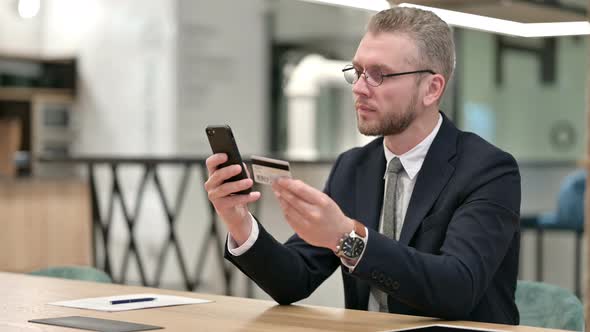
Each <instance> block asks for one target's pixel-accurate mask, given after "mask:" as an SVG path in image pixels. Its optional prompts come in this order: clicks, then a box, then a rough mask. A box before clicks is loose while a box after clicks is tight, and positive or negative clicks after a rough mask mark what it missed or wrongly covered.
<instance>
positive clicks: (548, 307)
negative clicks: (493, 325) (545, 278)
mask: <svg viewBox="0 0 590 332" xmlns="http://www.w3.org/2000/svg"><path fill="white" fill-rule="evenodd" d="M516 306H517V307H518V311H519V312H520V324H521V325H529V326H537V327H544V328H553V329H563V330H572V331H583V330H584V307H583V305H582V303H581V302H580V300H579V299H578V298H577V297H576V296H575V295H574V294H573V293H571V292H570V291H568V290H566V289H563V288H561V287H558V286H554V285H550V284H546V283H542V282H535V281H522V280H519V281H518V283H517V286H516Z"/></svg>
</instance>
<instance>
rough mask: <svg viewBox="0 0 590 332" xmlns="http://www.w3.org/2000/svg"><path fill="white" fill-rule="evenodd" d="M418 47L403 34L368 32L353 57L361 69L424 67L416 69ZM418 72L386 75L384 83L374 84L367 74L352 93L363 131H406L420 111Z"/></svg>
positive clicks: (373, 133) (388, 70) (384, 70)
mask: <svg viewBox="0 0 590 332" xmlns="http://www.w3.org/2000/svg"><path fill="white" fill-rule="evenodd" d="M417 54H418V51H417V48H416V46H415V44H414V42H413V41H411V40H410V39H409V38H408V37H406V36H405V35H403V34H393V33H379V34H373V33H370V32H369V33H367V34H366V35H365V36H364V37H363V39H362V40H361V42H360V44H359V47H358V49H357V51H356V54H355V56H354V59H353V65H354V67H355V68H356V70H358V71H359V72H364V71H365V70H367V69H369V68H374V67H378V68H379V69H380V70H381V73H382V74H391V73H400V72H406V71H414V70H421V69H424V68H416V64H415V62H416V61H415V59H417ZM418 78H419V74H411V75H403V76H394V77H384V78H383V82H382V83H381V85H379V86H377V87H375V86H371V85H369V84H368V83H367V81H366V80H365V77H364V75H361V77H360V79H359V80H358V81H357V82H356V83H354V85H353V87H352V92H353V96H354V102H355V109H356V114H357V122H358V128H359V131H360V132H361V134H363V135H371V136H379V135H383V136H387V135H396V134H400V133H402V132H404V131H405V130H406V129H407V128H408V127H409V126H410V125H411V124H412V122H413V121H414V119H415V118H416V117H417V116H418V114H419V112H420V103H419V90H418V85H417V82H418V81H417V80H418Z"/></svg>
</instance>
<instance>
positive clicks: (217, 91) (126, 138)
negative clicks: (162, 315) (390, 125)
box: [0, 0, 588, 306]
mask: <svg viewBox="0 0 590 332" xmlns="http://www.w3.org/2000/svg"><path fill="white" fill-rule="evenodd" d="M545 2H547V3H548V4H549V5H550V6H549V7H548V8H549V9H550V10H552V12H551V13H553V14H554V15H556V16H558V15H572V16H575V17H581V20H585V19H586V9H585V8H586V1H583V0H579V1H573V0H570V1H549V0H547V1H545ZM564 13H565V14H564ZM369 16H370V13H369V12H366V11H362V10H357V9H349V8H342V7H333V6H326V5H321V4H314V3H308V2H302V1H295V0H266V1H265V0H217V1H201V0H142V1H138V0H124V1H121V0H84V1H79V0H78V1H76V0H40V1H34V0H29V1H25V0H20V1H17V0H0V175H1V176H2V178H1V180H0V220H1V222H2V226H1V227H2V230H1V231H0V234H2V235H0V270H3V271H15V272H29V271H32V270H35V269H38V268H43V267H48V266H52V265H71V264H80V265H84V264H87V265H95V266H96V267H98V268H100V269H102V270H106V271H107V272H108V273H109V274H110V275H111V277H112V278H113V279H114V281H115V282H124V283H128V284H144V285H148V286H157V287H166V288H175V289H187V288H188V289H191V290H195V291H198V292H212V293H220V294H224V293H226V294H233V295H239V296H255V297H259V298H268V297H267V296H266V295H265V294H264V293H263V292H262V291H261V290H260V289H258V288H257V287H256V286H255V285H252V284H251V283H249V282H248V281H247V280H246V279H245V278H244V277H243V275H241V273H240V272H239V271H237V270H236V269H234V268H233V267H231V266H229V265H228V264H227V263H226V262H224V261H223V260H222V259H221V251H220V250H221V249H222V248H221V245H222V244H223V242H224V241H225V239H224V236H225V230H224V229H223V225H222V224H221V223H217V224H215V225H216V226H215V227H216V228H212V227H213V226H212V214H211V212H212V210H211V209H210V206H209V204H208V202H207V198H206V195H205V193H204V189H203V179H204V172H203V167H202V164H203V163H202V161H203V159H204V158H205V157H206V156H208V154H209V153H210V149H209V145H208V143H207V139H206V136H205V133H204V128H205V127H206V126H207V125H208V124H224V123H225V124H229V125H230V126H231V127H232V128H233V131H234V134H235V136H236V139H237V142H238V144H239V147H240V149H241V152H242V155H243V156H244V157H245V158H246V159H247V158H248V156H250V155H251V154H258V155H280V156H284V157H285V158H288V159H290V160H291V161H292V162H293V174H294V175H295V176H296V177H298V178H301V179H304V180H305V181H307V182H309V183H311V184H313V185H314V186H316V187H318V188H321V187H322V186H323V182H324V181H325V179H326V176H327V174H328V171H329V169H330V166H331V164H330V161H331V160H333V159H334V158H335V156H336V155H337V154H338V153H339V152H342V151H344V150H346V149H348V148H351V147H354V146H358V145H362V144H364V143H365V142H367V141H368V139H367V138H365V137H361V136H360V135H359V134H358V133H357V131H356V120H355V117H354V109H353V105H352V98H351V93H350V87H349V86H346V85H345V84H344V80H343V79H342V82H333V81H331V80H328V81H326V83H325V84H319V85H317V89H316V90H314V91H313V92H310V96H311V97H310V98H312V99H310V100H311V104H312V106H311V108H310V107H308V108H306V109H305V110H301V111H300V110H299V109H297V108H294V107H293V106H292V103H290V99H289V93H290V92H289V90H288V85H289V83H290V82H292V81H291V80H292V79H293V78H294V77H296V76H297V75H296V73H297V71H298V70H300V68H301V66H302V65H303V64H306V63H307V64H309V63H311V64H312V65H313V64H316V65H319V66H320V67H321V66H322V64H323V63H324V61H325V62H330V61H335V62H342V63H345V62H347V61H350V59H351V58H352V56H353V55H354V52H355V49H356V46H357V43H358V41H359V40H360V38H361V36H362V34H363V30H364V25H365V23H366V22H367V19H368V17H369ZM534 19H535V18H534V17H533V18H531V20H534ZM538 19H541V18H538ZM454 33H455V37H456V44H457V71H456V75H455V78H454V81H453V82H451V85H450V88H449V89H448V92H447V95H446V97H445V100H444V102H443V106H442V109H443V110H444V111H445V113H446V114H447V115H448V116H450V117H451V118H453V119H454V121H455V122H456V124H457V125H458V126H459V127H460V128H461V129H463V130H468V131H473V132H476V133H478V134H479V135H481V136H483V137H484V138H486V139H487V140H489V141H491V142H492V143H494V144H496V145H497V146H499V147H501V148H502V149H504V150H507V151H509V152H510V153H512V154H513V155H514V156H515V157H516V159H517V160H518V162H519V164H520V167H521V174H522V186H523V194H522V209H521V212H522V215H523V218H524V217H526V218H527V220H528V222H529V223H530V224H527V225H528V227H526V228H523V237H522V244H521V248H522V249H521V272H520V279H530V280H539V279H542V280H544V281H546V282H549V283H553V284H556V285H559V286H562V287H564V288H567V289H570V290H572V291H574V292H576V293H578V295H580V293H581V292H582V290H581V289H580V282H579V279H578V278H579V276H580V274H581V272H580V271H583V269H581V267H580V266H579V265H578V262H582V261H583V260H580V259H579V257H577V256H576V253H582V252H583V249H582V248H581V247H580V243H581V242H580V239H581V237H580V234H581V229H579V228H576V227H569V228H568V227H565V228H559V227H556V228H557V229H552V230H548V229H544V230H539V229H538V227H535V220H536V218H537V216H539V215H543V214H545V213H549V212H551V211H554V210H555V209H556V207H557V195H558V190H559V188H560V185H561V183H562V181H563V179H564V177H565V176H566V175H568V174H570V173H571V172H572V171H574V170H576V168H578V167H579V165H578V162H579V160H580V158H581V157H582V156H583V155H584V151H585V142H586V130H585V128H586V125H585V124H586V111H585V110H586V106H585V105H586V104H585V98H586V96H585V86H586V80H587V73H586V68H587V54H588V51H587V44H588V42H587V38H586V37H558V38H535V39H525V38H515V37H505V36H499V35H495V34H491V33H486V32H479V31H472V30H465V29H455V31H454ZM314 61H315V62H314ZM310 68H313V66H311V67H310ZM310 73H313V71H311V72H310ZM337 74H338V75H339V74H340V73H337ZM310 75H312V74H310ZM312 83H313V82H311V83H307V82H306V83H305V84H312ZM314 86H315V85H314ZM308 97H309V96H308ZM308 106H309V105H308ZM114 174H115V175H114ZM260 189H261V190H262V193H263V199H262V200H261V202H260V204H258V205H257V206H256V207H255V208H256V209H257V215H258V216H259V218H260V220H261V221H262V223H263V224H264V225H265V227H267V228H268V229H269V230H270V231H271V232H272V233H273V234H274V235H275V236H276V237H277V239H279V240H285V239H287V237H288V236H289V235H290V234H291V233H292V232H291V230H290V229H289V227H288V226H287V225H286V224H285V223H284V222H283V221H282V218H281V215H280V211H279V209H278V206H277V203H276V201H275V200H274V198H273V197H272V192H270V191H269V190H268V188H260ZM580 227H581V225H580ZM269 268H270V269H272V266H269ZM340 283H341V281H340V275H339V272H337V273H335V274H334V275H333V276H332V278H331V279H330V280H329V282H327V283H326V284H325V285H323V286H322V287H321V288H320V290H319V291H318V292H316V293H315V294H314V295H313V296H312V297H311V298H309V299H308V300H305V301H304V302H305V303H311V304H320V305H330V306H343V296H342V290H341V284H340Z"/></svg>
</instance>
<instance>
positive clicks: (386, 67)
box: [351, 60, 393, 71]
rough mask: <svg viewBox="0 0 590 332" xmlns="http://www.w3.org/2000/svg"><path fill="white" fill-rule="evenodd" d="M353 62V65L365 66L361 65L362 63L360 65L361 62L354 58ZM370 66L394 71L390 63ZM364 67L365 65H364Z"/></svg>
mask: <svg viewBox="0 0 590 332" xmlns="http://www.w3.org/2000/svg"><path fill="white" fill-rule="evenodd" d="M351 63H352V65H353V66H354V67H363V66H361V65H360V64H359V63H358V62H357V61H355V60H352V62H351ZM368 67H376V68H379V69H380V70H387V71H393V69H392V68H391V67H390V66H388V65H384V64H379V65H369V66H368ZM363 68H364V67H363Z"/></svg>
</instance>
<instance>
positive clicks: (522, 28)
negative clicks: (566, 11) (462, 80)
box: [399, 3, 590, 37]
mask: <svg viewBox="0 0 590 332" xmlns="http://www.w3.org/2000/svg"><path fill="white" fill-rule="evenodd" d="M399 6H401V7H414V8H420V9H424V10H430V11H432V12H434V13H435V14H436V15H438V16H439V17H440V18H441V19H443V20H444V21H445V22H447V23H448V24H449V25H452V26H456V27H461V28H467V29H474V30H481V31H487V32H493V33H497V34H502V35H509V36H517V37H552V36H572V35H587V34H590V23H588V22H587V21H582V22H551V23H520V22H514V21H508V20H502V19H498V18H491V17H487V16H481V15H475V14H467V13H462V12H457V11H454V10H447V9H440V8H435V7H428V6H421V5H414V4H411V3H401V4H399Z"/></svg>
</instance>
